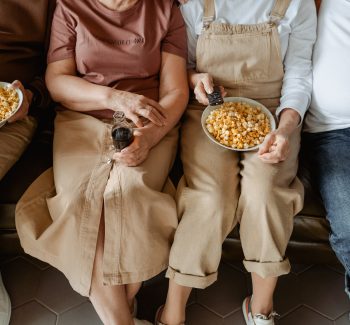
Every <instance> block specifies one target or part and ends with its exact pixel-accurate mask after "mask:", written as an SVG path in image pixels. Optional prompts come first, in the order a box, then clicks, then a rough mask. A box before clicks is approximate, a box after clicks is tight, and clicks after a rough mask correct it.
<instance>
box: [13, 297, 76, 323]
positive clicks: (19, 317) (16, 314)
mask: <svg viewBox="0 0 350 325" xmlns="http://www.w3.org/2000/svg"><path fill="white" fill-rule="evenodd" d="M56 318H57V316H56V315H55V314H54V313H52V312H51V311H49V310H48V309H47V308H45V307H44V306H42V305H40V304H39V303H38V302H36V301H31V302H29V303H27V304H25V305H22V306H20V307H18V308H16V309H14V310H12V315H11V321H10V325H56ZM71 324H72V323H71Z"/></svg>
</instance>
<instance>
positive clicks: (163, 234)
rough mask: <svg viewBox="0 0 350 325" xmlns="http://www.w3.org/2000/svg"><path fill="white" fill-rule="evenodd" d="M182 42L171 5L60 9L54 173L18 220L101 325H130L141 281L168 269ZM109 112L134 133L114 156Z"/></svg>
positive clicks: (54, 52) (135, 0)
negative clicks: (90, 306)
mask: <svg viewBox="0 0 350 325" xmlns="http://www.w3.org/2000/svg"><path fill="white" fill-rule="evenodd" d="M185 33H186V32H185V26H184V22H183V19H182V16H181V13H180V11H179V9H178V7H177V5H176V3H173V1H169V0H162V1H155V0H147V1H146V0H127V1H125V0H123V1H122V0H86V1H70V0H59V1H58V2H57V8H56V11H55V14H54V19H53V24H52V33H51V44H50V50H49V54H48V68H47V72H46V81H47V86H48V89H49V91H50V93H51V95H52V97H53V99H55V100H56V101H57V102H59V103H61V107H60V109H59V110H58V113H57V117H56V120H55V137H54V153H53V160H54V163H53V170H52V171H48V172H47V173H46V174H44V175H42V176H41V177H40V178H39V179H38V180H37V181H36V182H35V183H34V184H32V186H31V187H30V188H29V189H28V191H27V192H26V194H25V195H24V196H23V198H22V199H21V201H20V203H19V204H18V208H17V213H16V222H17V227H18V233H19V236H20V239H21V243H22V245H23V247H24V249H25V251H26V252H28V253H29V254H31V255H33V256H35V257H37V258H39V259H41V260H43V261H46V262H48V263H50V264H51V265H53V266H55V267H57V268H58V269H59V270H61V271H62V272H63V273H64V274H65V275H66V277H67V278H68V280H69V282H70V284H71V285H72V287H73V288H74V289H75V290H76V291H78V292H79V293H80V294H82V295H85V296H89V297H90V300H91V302H92V303H93V305H94V307H95V309H96V311H97V313H98V314H99V316H100V318H101V319H102V321H103V322H104V323H105V324H120V325H129V324H130V325H131V324H134V321H133V319H132V316H131V313H130V311H132V309H133V301H134V296H135V294H136V293H137V291H138V289H139V287H140V283H141V282H142V281H144V280H146V279H149V278H151V277H153V276H154V275H156V274H158V273H159V272H161V271H162V270H164V269H165V268H166V267H167V265H168V257H169V250H170V245H171V242H172V239H173V235H174V232H175V229H176V227H177V223H178V219H177V214H176V204H175V201H174V199H173V198H172V197H171V196H170V195H168V194H165V193H163V192H162V190H163V189H164V187H165V185H166V181H167V177H168V172H169V170H170V168H171V166H172V163H173V160H174V156H175V153H176V147H177V140H178V130H177V128H176V125H177V123H178V120H179V119H180V117H181V115H182V113H183V111H184V109H185V107H186V104H187V100H188V90H187V89H188V84H187V78H186V63H185V62H186V57H187V50H186V35H185ZM115 111H122V112H124V114H125V116H126V117H127V118H129V119H130V120H131V121H132V122H134V124H135V130H134V140H133V142H132V143H131V144H130V145H129V146H128V147H127V148H125V149H123V150H122V151H121V152H118V153H115V150H113V144H112V137H111V128H112V123H113V120H112V116H113V113H114V112H115ZM135 322H136V324H137V323H138V322H139V321H137V320H135Z"/></svg>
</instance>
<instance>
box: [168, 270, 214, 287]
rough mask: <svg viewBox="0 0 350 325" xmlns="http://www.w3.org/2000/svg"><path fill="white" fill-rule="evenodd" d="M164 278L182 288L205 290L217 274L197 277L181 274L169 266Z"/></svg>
mask: <svg viewBox="0 0 350 325" xmlns="http://www.w3.org/2000/svg"><path fill="white" fill-rule="evenodd" d="M165 276H166V277H167V278H169V279H172V280H174V281H175V283H176V284H178V285H181V286H184V287H190V288H196V289H205V288H206V287H209V286H210V285H211V284H213V283H214V282H215V281H216V280H217V278H218V272H215V273H211V274H209V275H206V276H198V275H191V274H182V273H180V272H178V271H176V270H174V269H173V268H171V267H170V266H169V267H168V270H167V272H166V275H165Z"/></svg>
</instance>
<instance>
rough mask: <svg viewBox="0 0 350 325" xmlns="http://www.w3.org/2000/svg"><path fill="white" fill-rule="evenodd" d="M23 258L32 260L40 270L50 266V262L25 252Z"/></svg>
mask: <svg viewBox="0 0 350 325" xmlns="http://www.w3.org/2000/svg"><path fill="white" fill-rule="evenodd" d="M23 258H24V259H25V260H27V261H29V262H31V263H32V264H34V265H35V266H37V267H38V268H39V269H40V270H46V269H48V268H49V267H50V265H49V264H47V263H45V262H43V261H40V260H38V259H36V258H34V257H32V256H30V255H27V254H25V255H24V256H23Z"/></svg>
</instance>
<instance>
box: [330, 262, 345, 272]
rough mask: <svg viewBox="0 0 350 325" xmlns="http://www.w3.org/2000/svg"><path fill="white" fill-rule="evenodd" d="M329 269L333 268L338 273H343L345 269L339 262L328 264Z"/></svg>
mask: <svg viewBox="0 0 350 325" xmlns="http://www.w3.org/2000/svg"><path fill="white" fill-rule="evenodd" d="M328 267H329V268H330V269H331V270H335V271H337V272H339V273H340V274H345V269H344V266H343V265H341V264H336V265H329V266H328Z"/></svg>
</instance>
